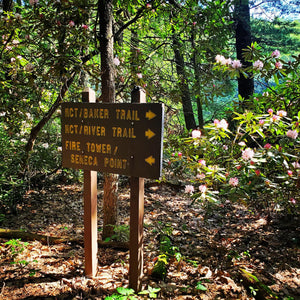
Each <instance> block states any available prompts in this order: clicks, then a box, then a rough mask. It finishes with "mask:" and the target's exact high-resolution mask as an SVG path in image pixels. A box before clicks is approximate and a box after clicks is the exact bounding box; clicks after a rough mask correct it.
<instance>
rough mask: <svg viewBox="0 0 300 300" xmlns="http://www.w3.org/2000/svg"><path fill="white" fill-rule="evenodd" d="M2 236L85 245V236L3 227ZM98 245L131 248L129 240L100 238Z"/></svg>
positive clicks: (44, 243) (5, 237)
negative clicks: (103, 239)
mask: <svg viewBox="0 0 300 300" xmlns="http://www.w3.org/2000/svg"><path fill="white" fill-rule="evenodd" d="M0 238H4V239H21V240H22V241H39V242H40V243H42V244H43V245H50V244H61V243H70V244H80V245H83V238H82V239H81V238H76V239H74V238H70V237H67V236H64V237H55V236H50V235H43V234H37V233H33V232H28V231H22V230H14V229H3V228H0ZM98 246H99V247H100V248H114V249H121V250H128V249H129V242H118V241H109V242H104V241H101V240H98Z"/></svg>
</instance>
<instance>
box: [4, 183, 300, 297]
mask: <svg viewBox="0 0 300 300" xmlns="http://www.w3.org/2000/svg"><path fill="white" fill-rule="evenodd" d="M182 191H183V190H182V189H181V190H179V189H176V188H174V187H171V186H168V185H164V184H162V185H157V186H152V187H151V186H150V185H149V186H148V187H147V186H146V188H145V219H144V223H145V225H144V237H145V238H144V278H143V290H148V291H149V289H150V288H149V287H151V288H160V291H159V292H158V293H157V299H286V300H287V299H289V300H291V299H295V300H297V299H300V255H299V254H300V251H299V250H300V222H299V220H300V217H299V215H298V216H297V215H285V214H283V213H282V212H281V213H278V212H277V213H276V212H272V211H270V210H255V209H250V208H249V207H248V208H247V207H245V206H243V205H241V204H231V203H230V202H229V201H228V203H226V204H225V205H220V206H214V207H212V208H211V209H208V210H204V208H203V207H202V206H201V205H200V204H193V205H191V200H190V199H189V198H188V197H186V195H185V194H183V192H182ZM129 193H130V191H129V188H128V187H126V186H124V187H122V188H120V192H119V195H120V196H119V197H120V199H119V220H120V226H119V231H120V235H121V236H122V235H126V232H127V231H128V227H127V226H126V225H128V224H129V197H130V195H129ZM82 194H83V193H82V186H81V185H53V186H50V187H48V188H44V189H39V190H38V189H36V190H30V191H28V193H27V195H26V198H25V199H24V203H23V205H20V206H19V207H18V214H17V215H16V216H14V215H6V216H5V219H4V220H3V221H2V224H1V227H2V228H8V229H18V230H22V231H24V232H33V233H38V234H43V235H49V236H64V237H69V238H70V239H75V240H76V239H77V240H78V241H80V240H83V229H84V228H83V195H82ZM98 197H99V205H98V206H99V208H98V210H99V213H98V219H99V220H98V225H99V228H101V227H102V221H101V215H102V211H101V210H102V208H101V198H102V192H101V190H99V195H98ZM162 237H164V238H163V239H164V240H165V241H166V240H167V241H168V245H167V247H168V248H169V250H172V251H173V252H174V253H177V255H176V257H177V259H175V257H169V260H168V267H167V274H166V276H165V278H164V280H158V279H157V278H156V279H155V278H153V277H152V275H151V270H152V268H153V265H154V263H155V262H156V260H157V257H158V255H159V254H160V252H159V251H160V248H161V245H162ZM165 237H167V239H165ZM99 238H101V231H99ZM178 253H180V254H178ZM180 256H181V259H179V258H180ZM128 258H129V251H128V250H126V249H125V250H124V249H123V250H120V249H111V248H104V247H103V248H102V247H100V248H99V250H98V273H97V277H96V278H93V279H89V278H86V277H85V275H84V249H83V245H82V243H80V242H79V243H70V242H69V243H68V242H67V243H60V244H51V243H50V242H49V243H46V244H45V243H44V244H42V243H41V242H38V241H27V242H25V241H18V240H16V239H15V240H13V239H7V238H6V239H4V238H1V239H0V299H9V300H13V299H105V297H107V296H109V295H112V294H113V293H116V288H117V287H124V288H126V287H128V269H129V259H128ZM137 297H138V296H136V299H137ZM139 297H140V298H139V299H147V296H144V298H141V296H139ZM148 299H149V298H148Z"/></svg>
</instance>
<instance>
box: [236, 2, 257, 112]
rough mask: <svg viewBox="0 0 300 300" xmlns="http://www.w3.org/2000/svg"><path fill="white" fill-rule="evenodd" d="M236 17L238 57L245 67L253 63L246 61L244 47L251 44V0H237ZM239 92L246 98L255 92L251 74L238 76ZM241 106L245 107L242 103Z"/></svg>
mask: <svg viewBox="0 0 300 300" xmlns="http://www.w3.org/2000/svg"><path fill="white" fill-rule="evenodd" d="M234 19H235V38H236V54H237V58H238V59H239V60H240V61H241V62H242V64H243V66H244V67H249V66H251V65H252V63H251V62H248V61H245V59H244V57H243V51H244V49H247V47H248V46H251V25H250V8H249V0H236V3H235V8H234ZM238 90H239V94H240V95H241V96H242V97H243V98H244V99H249V97H250V96H251V95H253V92H254V81H253V78H251V76H250V74H249V76H248V77H245V76H243V75H241V76H240V78H238ZM241 106H242V107H241V108H245V107H244V106H243V103H241Z"/></svg>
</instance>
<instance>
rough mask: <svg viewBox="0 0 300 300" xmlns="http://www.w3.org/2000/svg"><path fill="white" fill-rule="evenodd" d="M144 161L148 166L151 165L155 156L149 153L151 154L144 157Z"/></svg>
mask: <svg viewBox="0 0 300 300" xmlns="http://www.w3.org/2000/svg"><path fill="white" fill-rule="evenodd" d="M145 162H146V163H147V164H149V165H150V166H152V165H153V164H155V158H154V157H153V156H152V155H151V156H149V157H147V158H145Z"/></svg>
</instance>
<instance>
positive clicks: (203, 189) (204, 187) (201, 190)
mask: <svg viewBox="0 0 300 300" xmlns="http://www.w3.org/2000/svg"><path fill="white" fill-rule="evenodd" d="M199 191H200V192H201V193H202V194H204V193H205V192H206V191H207V187H206V185H204V184H202V185H200V186H199Z"/></svg>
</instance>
